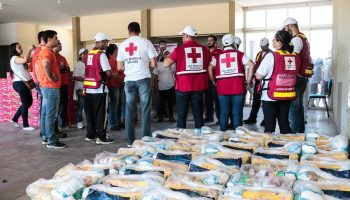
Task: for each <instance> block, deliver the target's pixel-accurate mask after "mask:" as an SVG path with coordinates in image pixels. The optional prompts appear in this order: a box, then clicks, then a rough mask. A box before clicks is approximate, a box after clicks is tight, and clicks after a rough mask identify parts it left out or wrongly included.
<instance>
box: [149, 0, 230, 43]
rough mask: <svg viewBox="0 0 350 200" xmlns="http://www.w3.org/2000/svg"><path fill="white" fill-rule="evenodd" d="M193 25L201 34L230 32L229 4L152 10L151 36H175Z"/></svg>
mask: <svg viewBox="0 0 350 200" xmlns="http://www.w3.org/2000/svg"><path fill="white" fill-rule="evenodd" d="M189 24H191V25H193V26H195V27H196V28H197V31H198V33H199V34H211V33H213V34H217V33H227V32H229V3H222V4H210V5H200V6H188V7H177V8H164V9H154V10H151V36H152V37H161V36H175V35H178V33H179V32H180V31H181V30H182V29H183V28H184V27H185V26H186V25H189Z"/></svg>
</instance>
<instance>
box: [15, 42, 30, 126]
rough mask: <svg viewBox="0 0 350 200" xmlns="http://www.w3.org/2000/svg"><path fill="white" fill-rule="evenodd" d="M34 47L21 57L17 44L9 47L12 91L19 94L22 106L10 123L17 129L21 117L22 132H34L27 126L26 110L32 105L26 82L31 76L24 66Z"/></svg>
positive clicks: (19, 46) (21, 50) (20, 47)
mask: <svg viewBox="0 0 350 200" xmlns="http://www.w3.org/2000/svg"><path fill="white" fill-rule="evenodd" d="M33 49H34V46H31V47H29V49H28V52H27V53H26V54H25V56H24V57H23V56H22V54H23V48H22V46H21V45H20V44H19V43H18V42H15V43H12V44H11V45H10V53H11V60H10V65H11V70H12V73H13V89H14V90H15V91H16V92H17V93H18V94H19V96H20V99H21V103H22V105H21V106H20V107H19V108H18V110H17V112H16V114H15V115H14V116H13V118H12V123H13V124H14V126H16V127H19V125H18V123H17V122H18V118H19V117H20V116H22V119H23V130H25V131H32V130H35V128H34V127H31V126H29V123H28V110H29V108H30V106H31V105H32V103H33V97H32V92H31V90H30V89H29V88H28V86H27V84H26V83H25V82H26V81H29V80H31V79H32V76H31V75H30V73H29V72H28V70H27V68H26V67H25V64H26V63H28V62H29V61H30V56H31V52H32V51H33Z"/></svg>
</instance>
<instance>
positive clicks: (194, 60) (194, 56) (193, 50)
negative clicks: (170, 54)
mask: <svg viewBox="0 0 350 200" xmlns="http://www.w3.org/2000/svg"><path fill="white" fill-rule="evenodd" d="M187 56H188V57H189V58H192V63H197V58H200V57H201V54H200V53H197V52H196V48H191V53H188V54H187Z"/></svg>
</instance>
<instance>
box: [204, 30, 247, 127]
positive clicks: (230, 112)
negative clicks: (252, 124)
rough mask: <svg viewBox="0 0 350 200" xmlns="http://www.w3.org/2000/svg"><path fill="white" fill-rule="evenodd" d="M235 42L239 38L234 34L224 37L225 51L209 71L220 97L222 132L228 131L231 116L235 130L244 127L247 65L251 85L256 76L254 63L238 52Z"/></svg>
mask: <svg viewBox="0 0 350 200" xmlns="http://www.w3.org/2000/svg"><path fill="white" fill-rule="evenodd" d="M235 41H237V37H235V36H233V35H232V34H226V35H224V37H223V38H222V44H223V45H224V49H223V51H222V52H221V53H220V54H218V55H216V56H215V57H214V58H213V59H212V62H211V63H210V65H209V70H208V71H209V76H210V80H211V81H212V82H213V84H214V85H216V90H217V94H218V97H219V105H220V120H219V121H220V130H221V131H226V130H227V126H228V118H229V116H232V118H233V119H232V126H233V129H236V128H237V127H238V126H241V125H242V118H243V106H244V98H245V94H246V92H247V91H246V87H245V82H246V77H245V69H244V67H245V65H248V66H249V75H248V82H249V83H251V81H252V78H253V75H254V73H253V72H254V63H253V61H251V60H250V59H249V58H248V57H247V56H246V55H245V54H244V53H243V52H241V51H239V50H237V49H238V48H237V47H238V45H239V44H237V42H235ZM213 68H215V70H216V73H215V78H214V75H213V72H212V69H213ZM230 103H231V105H232V106H230ZM230 108H231V109H230Z"/></svg>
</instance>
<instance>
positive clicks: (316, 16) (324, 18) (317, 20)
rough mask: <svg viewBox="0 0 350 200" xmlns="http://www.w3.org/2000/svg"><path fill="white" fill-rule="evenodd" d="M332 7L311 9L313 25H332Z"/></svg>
mask: <svg viewBox="0 0 350 200" xmlns="http://www.w3.org/2000/svg"><path fill="white" fill-rule="evenodd" d="M332 22H333V11H332V6H330V5H327V6H316V7H311V25H321V24H332Z"/></svg>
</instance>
